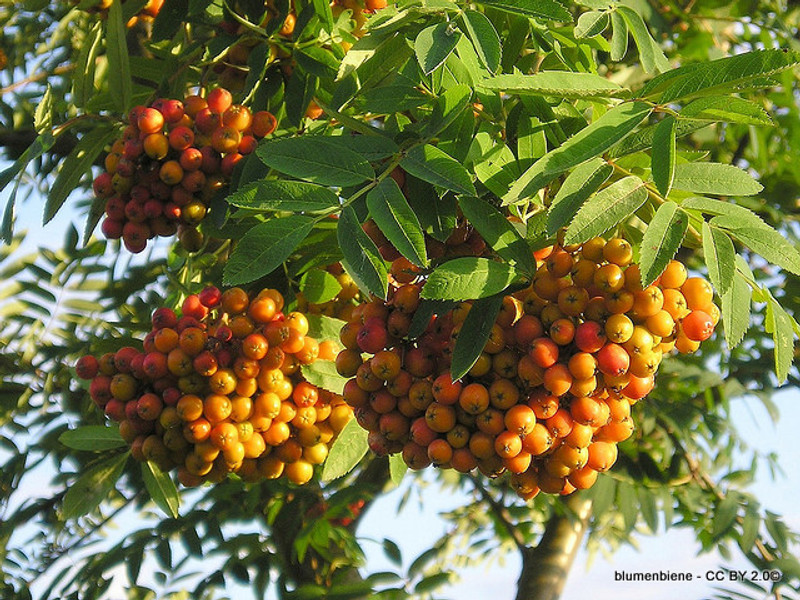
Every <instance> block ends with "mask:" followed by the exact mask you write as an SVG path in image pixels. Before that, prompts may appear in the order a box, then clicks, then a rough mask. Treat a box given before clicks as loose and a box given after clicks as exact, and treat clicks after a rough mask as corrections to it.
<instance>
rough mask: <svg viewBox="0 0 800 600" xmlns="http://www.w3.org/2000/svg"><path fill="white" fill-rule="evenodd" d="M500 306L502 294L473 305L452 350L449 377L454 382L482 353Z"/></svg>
mask: <svg viewBox="0 0 800 600" xmlns="http://www.w3.org/2000/svg"><path fill="white" fill-rule="evenodd" d="M502 304H503V295H502V294H497V295H495V296H490V297H488V298H481V299H480V300H476V301H475V302H474V303H473V305H472V308H470V310H469V312H468V313H467V317H466V319H464V323H463V324H462V326H461V331H460V332H459V334H458V337H457V338H456V343H455V347H454V348H453V361H452V363H451V365H450V376H451V377H452V378H453V380H454V381H455V380H458V379H461V378H462V377H464V375H466V374H467V373H468V372H469V370H470V369H471V368H472V366H473V365H474V364H475V361H477V360H478V357H479V356H480V355H481V353H482V352H483V347H484V346H485V345H486V341H487V340H488V339H489V333H490V332H491V331H492V326H494V322H495V319H496V318H497V315H498V314H499V313H500V307H501V306H502Z"/></svg>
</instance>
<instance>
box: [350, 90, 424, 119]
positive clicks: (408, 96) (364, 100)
mask: <svg viewBox="0 0 800 600" xmlns="http://www.w3.org/2000/svg"><path fill="white" fill-rule="evenodd" d="M429 100H430V97H429V96H427V95H425V94H423V93H422V92H420V91H419V90H418V89H417V88H414V87H410V86H408V85H387V86H383V87H378V88H373V89H371V90H367V91H365V92H364V93H363V94H361V95H360V96H359V98H358V102H357V106H358V107H359V109H360V110H362V111H363V112H371V113H378V114H385V113H393V112H402V111H404V110H410V109H412V108H417V107H418V106H422V105H423V104H426V103H427V102H428V101H429Z"/></svg>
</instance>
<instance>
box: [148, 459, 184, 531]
mask: <svg viewBox="0 0 800 600" xmlns="http://www.w3.org/2000/svg"><path fill="white" fill-rule="evenodd" d="M142 479H143V480H144V485H145V487H146V488H147V492H148V493H149V494H150V497H151V498H152V499H153V502H155V503H156V506H158V508H160V509H161V510H162V511H163V513H164V514H165V515H167V516H168V517H172V518H173V519H177V518H178V517H179V516H180V513H179V512H178V509H179V508H180V506H181V498H180V496H179V495H178V488H176V487H175V482H174V481H172V478H171V477H170V476H169V475H168V474H166V473H164V471H162V470H161V468H160V467H159V466H158V465H157V464H155V463H154V462H153V461H150V460H146V461H144V462H143V463H142Z"/></svg>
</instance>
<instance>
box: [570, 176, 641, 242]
mask: <svg viewBox="0 0 800 600" xmlns="http://www.w3.org/2000/svg"><path fill="white" fill-rule="evenodd" d="M645 200H647V188H645V185H644V181H642V180H641V179H639V178H638V177H636V176H633V175H631V176H629V177H625V178H623V179H620V180H619V181H615V182H614V183H612V184H611V185H610V186H608V187H607V188H603V189H602V190H600V191H599V192H597V194H595V196H594V197H593V198H590V199H589V200H588V201H586V203H585V204H584V205H583V206H582V207H581V209H580V210H579V211H578V214H577V215H575V218H574V219H573V221H572V223H570V225H569V227H568V228H567V234H566V235H565V236H564V242H565V243H567V244H580V243H583V242H585V241H586V240H589V239H591V238H593V237H595V236H598V235H602V234H603V233H605V232H606V231H608V230H609V229H611V228H612V227H614V226H616V225H619V224H620V223H621V222H622V221H624V220H625V219H627V218H628V217H630V216H631V215H632V214H633V213H634V212H636V210H637V209H638V208H639V207H640V206H641V205H642V204H644V201H645Z"/></svg>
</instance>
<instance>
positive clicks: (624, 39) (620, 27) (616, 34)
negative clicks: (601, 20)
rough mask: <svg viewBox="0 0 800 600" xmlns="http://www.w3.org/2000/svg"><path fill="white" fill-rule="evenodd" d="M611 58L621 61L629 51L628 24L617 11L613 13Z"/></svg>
mask: <svg viewBox="0 0 800 600" xmlns="http://www.w3.org/2000/svg"><path fill="white" fill-rule="evenodd" d="M611 28H612V33H611V60H612V61H614V62H620V61H621V60H622V59H623V58H625V54H626V53H627V52H628V24H627V23H626V22H625V19H623V18H622V15H620V14H619V13H618V12H617V11H614V12H612V13H611Z"/></svg>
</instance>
